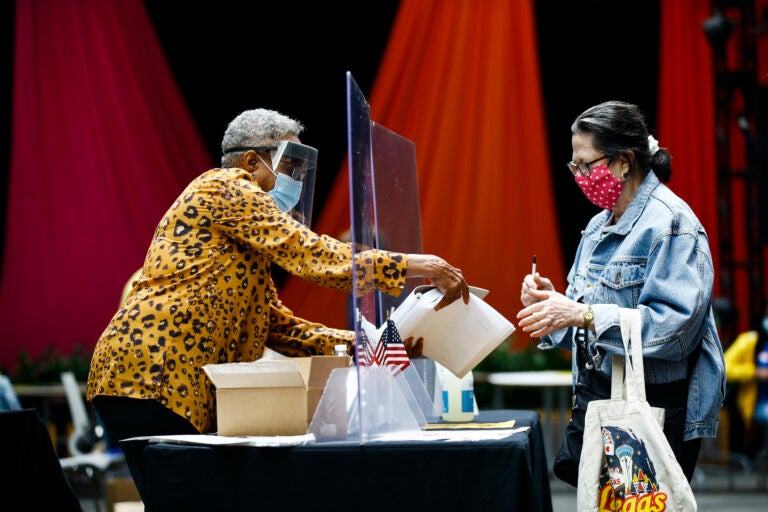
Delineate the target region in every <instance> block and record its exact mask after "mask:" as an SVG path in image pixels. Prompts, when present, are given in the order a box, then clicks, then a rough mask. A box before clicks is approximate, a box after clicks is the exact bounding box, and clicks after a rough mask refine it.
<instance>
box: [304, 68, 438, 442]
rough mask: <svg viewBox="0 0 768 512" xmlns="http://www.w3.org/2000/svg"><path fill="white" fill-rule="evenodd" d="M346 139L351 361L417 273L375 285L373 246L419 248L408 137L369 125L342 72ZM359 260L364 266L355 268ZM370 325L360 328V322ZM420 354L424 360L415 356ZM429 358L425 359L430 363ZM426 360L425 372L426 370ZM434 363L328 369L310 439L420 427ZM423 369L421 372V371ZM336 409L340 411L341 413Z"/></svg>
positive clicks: (434, 412) (428, 415)
mask: <svg viewBox="0 0 768 512" xmlns="http://www.w3.org/2000/svg"><path fill="white" fill-rule="evenodd" d="M347 143H348V148H347V151H348V159H349V178H350V180H349V183H350V186H349V197H350V217H351V222H350V224H351V228H350V235H351V243H352V247H353V260H354V264H353V269H352V275H353V290H356V291H355V292H354V298H355V300H354V303H355V312H356V315H355V332H356V350H357V354H356V357H355V360H356V361H358V362H359V361H362V360H363V359H364V354H362V353H361V352H360V351H361V347H362V346H364V343H365V342H366V341H367V342H369V343H372V344H373V345H375V344H377V343H378V342H379V340H380V338H381V335H382V332H383V328H380V329H376V326H380V325H382V324H385V323H386V319H387V312H388V311H389V310H390V309H391V308H394V307H397V305H399V304H400V302H402V300H404V299H405V297H407V295H408V294H409V293H410V291H411V290H412V289H413V288H415V287H416V286H418V285H421V284H424V280H423V279H414V280H407V281H406V289H404V290H403V292H402V293H401V294H400V296H399V297H391V296H389V295H386V294H382V293H380V292H377V291H375V288H374V283H373V278H374V269H373V267H372V265H373V264H374V262H373V259H371V258H366V257H365V256H366V251H368V250H370V249H372V248H377V249H385V250H392V251H397V252H404V253H409V252H422V242H421V217H420V214H419V198H418V182H417V177H416V158H415V150H414V145H413V143H412V142H411V141H409V140H407V139H405V138H403V137H401V136H400V135H398V134H396V133H394V132H392V131H390V130H388V129H386V128H384V127H383V126H381V125H378V124H376V123H372V122H371V119H370V105H369V104H368V102H367V100H366V99H365V96H364V95H363V93H362V91H361V90H360V88H359V87H358V86H357V83H356V82H355V80H354V79H353V78H352V75H351V74H350V73H349V72H348V73H347ZM366 265H369V266H371V267H370V268H361V267H364V266H366ZM364 324H365V325H369V326H373V327H372V328H371V329H366V330H367V331H368V334H367V335H366V334H365V332H364V331H363V328H362V326H363V325H364ZM415 359H426V358H415ZM430 363H431V365H430ZM430 366H431V372H430ZM434 372H435V369H434V362H432V361H429V360H426V361H420V362H419V364H415V363H412V364H411V365H409V366H408V367H406V368H405V370H404V371H401V372H399V373H398V374H397V376H395V375H394V373H393V371H392V370H391V369H390V368H389V367H387V366H360V365H356V366H354V367H351V368H348V369H347V368H342V369H336V370H334V371H333V372H332V373H331V376H330V377H329V379H328V382H327V384H326V387H325V391H324V392H323V395H322V397H321V398H320V402H319V403H318V406H317V409H316V412H315V415H314V417H313V419H312V422H311V424H310V427H309V432H311V433H313V434H314V435H315V437H316V438H317V439H318V441H330V440H339V439H347V440H358V441H359V442H360V443H364V442H366V441H370V440H372V439H374V438H375V437H376V436H377V435H379V434H385V433H391V432H398V431H408V430H420V429H421V428H422V427H424V425H426V423H427V422H428V421H435V420H437V419H438V418H439V414H440V410H441V409H440V406H439V405H438V403H437V402H438V400H436V398H439V397H435V396H434V395H435V393H434V390H433V388H432V384H429V385H428V386H425V382H430V377H429V374H430V373H431V383H434V381H435V379H434ZM422 375H423V376H422ZM342 409H343V414H342Z"/></svg>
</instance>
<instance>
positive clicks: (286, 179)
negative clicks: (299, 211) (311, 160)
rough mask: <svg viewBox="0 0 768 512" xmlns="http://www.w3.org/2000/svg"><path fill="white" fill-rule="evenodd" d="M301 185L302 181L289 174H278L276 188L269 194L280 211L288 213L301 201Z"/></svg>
mask: <svg viewBox="0 0 768 512" xmlns="http://www.w3.org/2000/svg"><path fill="white" fill-rule="evenodd" d="M301 185H302V183H301V182H300V181H298V180H295V179H293V178H291V177H290V176H288V175H287V174H283V173H278V175H277V178H275V186H274V187H273V188H272V190H270V191H269V192H267V194H269V195H270V196H272V199H274V200H275V203H277V207H278V208H280V211H282V212H285V213H288V212H290V211H291V210H293V208H294V207H295V206H296V205H297V204H298V203H299V199H301Z"/></svg>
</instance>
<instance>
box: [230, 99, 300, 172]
mask: <svg viewBox="0 0 768 512" xmlns="http://www.w3.org/2000/svg"><path fill="white" fill-rule="evenodd" d="M302 131H304V126H303V125H302V124H301V123H300V122H298V121H296V120H295V119H291V118H290V117H288V116H285V115H283V114H281V113H280V112H276V111H274V110H267V109H263V108H257V109H254V110H246V111H245V112H242V113H241V114H240V115H238V116H237V117H236V118H234V119H233V120H232V121H231V122H230V123H229V125H228V126H227V129H226V131H225V132H224V138H223V139H222V140H221V153H222V156H221V166H222V167H231V166H233V165H235V162H237V159H238V158H239V157H240V154H239V153H226V151H227V150H230V149H233V148H237V147H242V146H270V145H273V144H275V141H276V140H278V139H281V138H282V137H285V136H286V135H288V134H294V135H296V136H298V135H299V134H300V133H301V132H302Z"/></svg>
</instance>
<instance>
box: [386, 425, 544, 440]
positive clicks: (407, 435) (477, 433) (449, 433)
mask: <svg viewBox="0 0 768 512" xmlns="http://www.w3.org/2000/svg"><path fill="white" fill-rule="evenodd" d="M530 428H531V427H518V428H505V429H489V430H479V429H471V430H421V431H409V432H391V433H387V434H381V435H378V436H376V437H375V438H374V439H373V440H374V441H494V440H498V439H504V438H505V437H509V436H511V435H513V434H518V433H520V432H525V431H527V430H529V429H530Z"/></svg>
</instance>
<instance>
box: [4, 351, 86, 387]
mask: <svg viewBox="0 0 768 512" xmlns="http://www.w3.org/2000/svg"><path fill="white" fill-rule="evenodd" d="M90 366H91V353H90V352H89V351H87V350H86V349H85V347H84V346H83V345H81V344H77V345H75V346H74V347H73V348H72V352H71V353H70V354H68V355H67V354H64V353H63V352H62V351H61V350H60V349H58V348H56V347H53V346H49V347H46V348H44V349H43V350H42V351H41V352H40V353H39V354H38V355H37V356H35V357H32V356H30V355H29V353H28V352H26V351H21V352H19V359H18V362H17V364H16V369H15V371H14V372H13V381H14V382H17V383H25V384H51V383H59V382H61V373H62V372H65V371H71V372H73V373H74V374H75V378H76V379H77V380H78V381H79V382H85V381H86V380H87V379H88V370H89V368H90Z"/></svg>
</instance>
